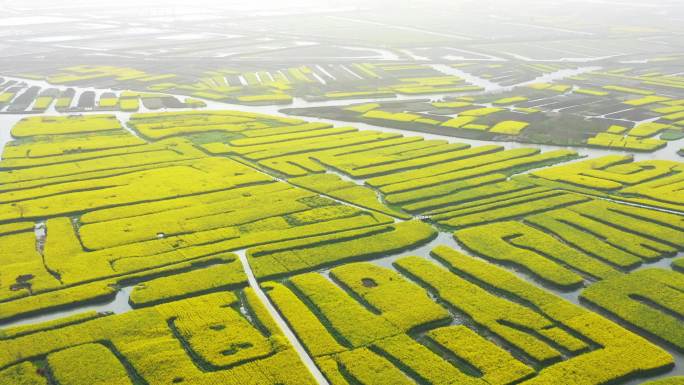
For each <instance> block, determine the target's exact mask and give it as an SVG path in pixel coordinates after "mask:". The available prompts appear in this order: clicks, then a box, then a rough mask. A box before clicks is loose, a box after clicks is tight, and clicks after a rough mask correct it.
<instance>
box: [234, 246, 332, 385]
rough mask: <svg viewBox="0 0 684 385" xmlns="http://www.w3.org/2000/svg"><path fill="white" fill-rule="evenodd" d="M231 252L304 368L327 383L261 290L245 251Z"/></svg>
mask: <svg viewBox="0 0 684 385" xmlns="http://www.w3.org/2000/svg"><path fill="white" fill-rule="evenodd" d="M233 253H235V254H237V255H238V257H239V258H240V262H241V263H242V268H243V269H244V271H245V273H246V274H247V282H248V283H249V286H250V287H251V288H252V290H254V293H255V294H256V295H257V298H259V300H260V301H261V303H262V304H263V305H264V307H265V308H266V310H267V311H268V313H269V314H270V315H271V317H272V318H273V320H274V321H275V322H276V324H277V325H278V327H279V328H280V330H281V331H282V332H283V334H284V335H285V337H286V338H287V340H288V341H289V342H290V344H291V345H292V347H293V348H294V350H295V351H296V352H297V354H298V355H299V358H300V359H301V360H302V362H303V363H304V365H305V366H306V368H307V369H309V372H311V375H312V376H313V378H314V379H315V380H316V382H317V383H318V384H320V385H329V382H328V380H327V379H326V378H325V377H324V376H323V373H321V371H320V370H319V369H318V366H316V364H315V363H314V362H313V359H312V358H311V356H309V353H307V351H306V349H304V346H302V344H301V343H300V342H299V340H298V339H297V336H295V334H294V332H292V329H290V326H289V325H288V324H287V322H285V320H284V319H283V317H281V316H280V313H278V311H277V310H276V309H275V307H273V304H271V301H270V300H269V299H268V297H267V296H266V294H265V293H264V291H263V290H261V287H260V286H259V282H257V280H256V278H255V277H254V272H252V267H251V266H250V265H249V260H247V253H246V251H245V250H244V249H242V250H237V251H233Z"/></svg>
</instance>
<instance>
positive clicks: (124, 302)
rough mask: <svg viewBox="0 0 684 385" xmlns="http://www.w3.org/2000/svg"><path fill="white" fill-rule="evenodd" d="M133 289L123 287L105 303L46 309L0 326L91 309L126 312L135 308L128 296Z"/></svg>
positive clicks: (58, 316)
mask: <svg viewBox="0 0 684 385" xmlns="http://www.w3.org/2000/svg"><path fill="white" fill-rule="evenodd" d="M132 290H133V286H126V287H123V288H121V289H120V290H119V291H118V292H117V293H116V296H115V297H114V299H112V300H109V301H106V302H103V303H93V304H88V305H83V306H75V307H72V308H69V309H66V310H56V311H46V312H45V313H43V314H39V315H35V316H30V317H25V318H20V319H18V320H16V321H10V322H7V323H2V322H0V328H9V327H14V326H21V325H31V324H37V323H41V322H47V321H52V320H56V319H60V318H64V317H68V316H72V315H75V314H79V313H85V312H89V311H96V312H98V313H114V314H120V313H125V312H128V311H131V310H133V308H132V307H131V305H130V304H129V303H128V298H129V297H130V294H131V291H132Z"/></svg>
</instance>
